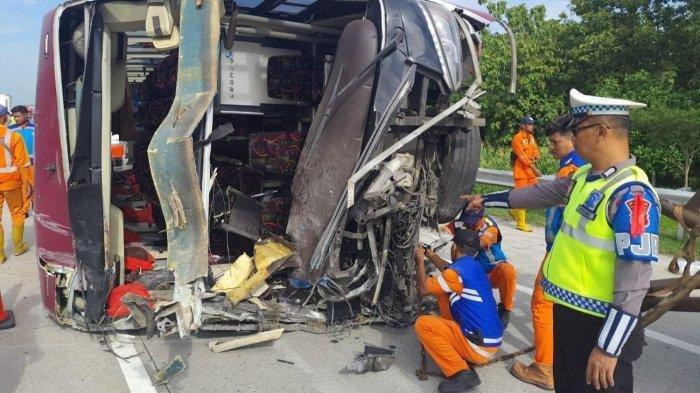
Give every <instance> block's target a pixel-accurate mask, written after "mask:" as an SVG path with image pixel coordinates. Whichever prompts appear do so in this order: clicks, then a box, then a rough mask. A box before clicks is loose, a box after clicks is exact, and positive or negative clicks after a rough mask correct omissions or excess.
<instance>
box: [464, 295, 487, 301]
mask: <svg viewBox="0 0 700 393" xmlns="http://www.w3.org/2000/svg"><path fill="white" fill-rule="evenodd" d="M462 298H463V299H467V300H471V301H474V302H479V303H483V302H484V300H483V299H481V297H479V296H474V295H462Z"/></svg>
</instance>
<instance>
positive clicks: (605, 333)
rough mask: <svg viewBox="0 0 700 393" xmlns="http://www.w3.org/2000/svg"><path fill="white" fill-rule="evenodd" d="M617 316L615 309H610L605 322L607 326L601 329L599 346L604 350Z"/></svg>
mask: <svg viewBox="0 0 700 393" xmlns="http://www.w3.org/2000/svg"><path fill="white" fill-rule="evenodd" d="M616 315H617V310H615V308H610V312H609V313H608V317H607V319H606V320H605V325H603V329H601V331H600V334H599V335H598V346H599V347H601V348H603V349H605V342H606V341H608V334H610V329H612V325H613V322H614V321H615V316H616Z"/></svg>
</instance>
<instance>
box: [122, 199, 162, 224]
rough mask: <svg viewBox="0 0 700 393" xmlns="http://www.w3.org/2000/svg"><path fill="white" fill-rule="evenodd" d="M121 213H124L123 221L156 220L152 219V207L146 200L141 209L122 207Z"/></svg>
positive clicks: (141, 221)
mask: <svg viewBox="0 0 700 393" xmlns="http://www.w3.org/2000/svg"><path fill="white" fill-rule="evenodd" d="M122 213H124V221H126V222H131V223H147V224H155V223H156V221H155V220H154V219H153V207H152V206H151V204H150V203H148V202H146V204H145V205H144V207H143V208H141V209H135V208H132V207H122Z"/></svg>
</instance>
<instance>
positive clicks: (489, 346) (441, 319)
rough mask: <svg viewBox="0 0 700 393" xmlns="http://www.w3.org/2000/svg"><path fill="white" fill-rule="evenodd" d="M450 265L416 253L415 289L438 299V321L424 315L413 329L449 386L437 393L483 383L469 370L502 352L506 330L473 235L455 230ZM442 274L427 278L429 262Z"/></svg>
mask: <svg viewBox="0 0 700 393" xmlns="http://www.w3.org/2000/svg"><path fill="white" fill-rule="evenodd" d="M452 242H453V243H452V249H451V258H452V261H453V262H448V261H446V260H444V259H442V258H440V257H439V256H438V255H437V254H435V253H434V252H432V251H431V250H428V251H427V252H426V250H424V249H423V248H421V247H417V248H416V287H417V289H418V293H419V294H420V295H421V296H428V295H433V296H435V297H436V298H437V302H438V307H439V310H440V315H439V316H438V315H421V316H419V317H418V319H417V320H416V324H415V329H416V334H417V335H418V339H419V340H420V342H421V344H422V345H423V347H424V348H425V351H426V352H427V353H428V354H429V355H430V357H431V358H432V359H433V360H434V361H435V363H437V365H438V367H440V370H442V372H443V374H444V375H445V377H447V380H445V381H442V382H440V385H439V386H438V391H439V392H441V393H453V392H454V393H456V392H464V391H466V390H469V389H471V388H473V387H475V386H477V385H479V384H480V383H481V380H480V379H479V376H478V375H477V374H476V372H474V370H473V369H471V367H470V366H469V364H470V363H471V364H482V363H486V362H488V361H489V360H491V359H492V358H493V356H494V355H495V354H496V352H498V349H499V348H500V346H501V342H502V341H503V326H502V325H501V321H499V319H498V314H497V312H496V300H495V299H494V298H493V292H492V291H491V284H490V283H489V279H488V277H487V276H486V272H485V271H484V269H483V268H482V267H481V265H480V264H479V262H477V260H476V259H475V258H474V256H475V255H476V253H477V251H478V250H479V238H478V236H477V234H476V233H474V232H471V231H464V230H456V231H455V235H454V238H453V240H452ZM426 256H427V257H428V258H429V259H430V261H431V262H432V263H433V264H434V265H435V266H436V267H437V268H438V269H439V270H440V271H441V273H440V274H439V275H438V276H436V277H428V276H427V274H426V270H425V257H426Z"/></svg>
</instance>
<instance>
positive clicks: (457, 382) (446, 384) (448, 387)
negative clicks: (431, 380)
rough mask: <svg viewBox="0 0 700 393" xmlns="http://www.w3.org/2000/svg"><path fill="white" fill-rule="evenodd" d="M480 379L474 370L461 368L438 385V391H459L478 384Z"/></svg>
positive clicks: (464, 390) (445, 392)
mask: <svg viewBox="0 0 700 393" xmlns="http://www.w3.org/2000/svg"><path fill="white" fill-rule="evenodd" d="M480 383H481V379H479V376H478V375H476V372H475V371H474V370H462V371H460V372H458V373H457V374H455V375H453V376H451V377H450V378H448V379H447V380H445V381H442V382H440V385H438V392H440V393H460V392H466V391H467V390H469V389H471V388H473V387H476V386H479V384H480Z"/></svg>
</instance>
